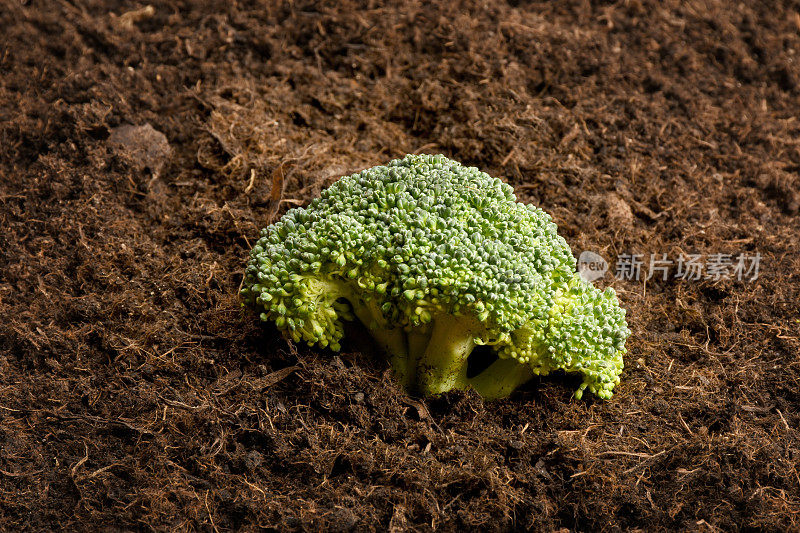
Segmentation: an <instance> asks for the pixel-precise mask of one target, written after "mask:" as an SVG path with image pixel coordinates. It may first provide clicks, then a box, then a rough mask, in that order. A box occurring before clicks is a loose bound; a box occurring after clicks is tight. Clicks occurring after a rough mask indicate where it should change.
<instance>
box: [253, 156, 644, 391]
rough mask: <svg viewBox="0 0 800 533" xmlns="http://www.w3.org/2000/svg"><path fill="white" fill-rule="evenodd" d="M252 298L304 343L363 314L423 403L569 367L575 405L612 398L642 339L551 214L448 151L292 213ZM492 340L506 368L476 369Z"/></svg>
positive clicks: (355, 179)
mask: <svg viewBox="0 0 800 533" xmlns="http://www.w3.org/2000/svg"><path fill="white" fill-rule="evenodd" d="M241 296H242V300H243V302H244V304H246V305H248V306H250V307H252V308H254V309H256V310H257V311H258V312H260V316H261V319H262V320H265V321H274V322H275V324H276V325H277V327H278V328H279V329H280V330H282V331H283V332H284V333H285V334H286V335H287V336H288V337H290V338H292V339H293V340H295V341H296V342H299V341H305V342H307V343H308V344H309V345H314V344H317V345H319V346H322V347H329V348H331V349H333V350H339V349H340V344H339V343H340V340H341V339H342V336H343V333H344V330H343V322H342V321H343V320H353V319H356V318H357V319H358V321H360V322H361V324H363V326H364V327H365V328H366V329H367V330H368V331H369V333H370V334H371V335H372V337H373V338H374V339H375V340H376V341H377V342H378V343H379V344H380V346H382V347H383V349H384V350H385V351H386V352H387V353H388V355H389V357H390V362H391V365H392V367H393V369H394V371H395V373H396V375H397V377H398V379H399V380H400V382H401V383H402V384H403V385H404V386H406V387H407V388H408V389H410V390H412V391H414V392H418V393H421V394H424V395H431V394H438V393H442V392H445V391H448V390H451V389H468V388H472V389H475V390H476V391H477V392H478V393H479V394H481V395H482V396H483V397H484V398H489V399H491V398H499V397H503V396H507V395H508V394H510V393H511V391H513V390H514V389H515V388H516V387H518V386H519V385H521V384H523V383H525V382H526V381H528V380H530V379H531V378H532V377H533V376H534V375H546V374H548V373H550V372H552V371H554V370H557V369H561V370H564V371H565V372H569V373H577V374H580V376H581V377H582V379H583V383H582V385H581V386H580V388H579V389H578V391H577V392H576V394H575V395H576V396H577V397H579V398H580V397H581V395H582V393H583V391H584V389H588V390H589V391H591V392H592V393H594V394H595V395H597V396H598V397H600V398H610V397H611V395H612V391H613V388H614V386H615V385H616V384H617V383H619V375H620V373H621V372H622V367H623V361H622V356H623V355H624V354H625V340H626V339H627V337H628V335H629V334H630V331H629V330H628V327H627V324H626V322H625V310H624V309H622V308H621V307H620V306H619V303H618V301H617V298H616V295H615V293H614V291H613V289H610V288H608V289H606V290H605V291H600V290H598V289H596V288H595V287H593V286H592V285H590V284H589V283H587V282H586V281H584V280H583V279H582V278H581V277H580V276H579V275H578V274H577V273H576V271H575V258H574V257H573V256H572V252H571V251H570V248H569V245H567V243H566V241H565V240H564V239H563V238H562V237H560V236H559V235H558V233H557V228H556V225H555V224H554V223H553V222H552V220H551V219H550V216H549V215H548V214H547V213H545V212H544V211H542V210H541V209H539V208H537V207H534V206H532V205H525V204H522V203H519V202H517V201H516V197H515V196H514V193H513V189H512V188H511V187H510V186H508V185H506V184H504V183H503V182H502V181H500V180H499V179H496V178H492V177H491V176H489V175H487V174H485V173H483V172H480V171H479V170H478V169H476V168H474V167H465V166H462V165H461V164H459V163H457V162H455V161H452V160H450V159H447V158H446V157H444V156H441V155H436V156H430V155H419V156H412V155H409V156H406V157H405V158H403V159H399V160H396V161H392V162H390V163H388V164H387V165H385V166H378V167H374V168H370V169H367V170H364V171H362V172H359V173H357V174H354V175H352V176H347V177H343V178H341V179H340V180H339V181H337V182H336V183H334V184H333V185H331V186H330V187H329V188H328V189H326V190H324V191H323V192H322V194H321V196H320V198H318V199H315V200H313V201H312V202H311V204H310V205H309V206H308V207H306V208H300V209H292V210H290V211H288V212H287V213H286V214H285V215H284V216H283V217H282V218H281V219H280V220H279V221H278V222H277V223H275V224H273V225H271V226H269V227H267V228H266V229H264V230H262V232H261V238H260V239H259V241H258V243H256V245H255V246H254V247H253V250H252V251H251V254H250V261H249V263H248V265H247V269H246V272H245V277H244V282H243V284H242V289H241ZM480 345H485V346H488V347H489V349H491V350H492V351H493V352H494V353H495V354H496V360H495V361H494V362H493V363H491V364H490V365H489V366H488V368H486V369H485V370H483V371H482V372H479V373H477V375H470V374H471V373H473V372H470V373H468V371H467V370H468V368H467V367H468V365H467V359H468V357H469V356H470V353H471V352H472V351H473V349H474V348H475V347H476V346H480ZM484 350H485V348H484Z"/></svg>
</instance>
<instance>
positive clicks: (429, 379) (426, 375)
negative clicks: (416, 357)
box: [416, 315, 475, 396]
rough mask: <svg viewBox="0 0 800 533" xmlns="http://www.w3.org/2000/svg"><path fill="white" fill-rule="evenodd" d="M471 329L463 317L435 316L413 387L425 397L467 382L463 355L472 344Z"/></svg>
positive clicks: (463, 385) (472, 332)
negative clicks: (415, 386)
mask: <svg viewBox="0 0 800 533" xmlns="http://www.w3.org/2000/svg"><path fill="white" fill-rule="evenodd" d="M474 337H475V330H474V327H473V324H472V322H471V321H469V320H467V319H465V318H464V317H455V316H449V315H439V316H437V317H436V318H435V319H434V321H433V329H432V331H431V337H430V341H429V342H428V346H427V348H426V349H425V352H424V353H423V354H422V357H421V359H420V361H419V363H418V364H417V383H416V385H417V388H418V389H419V392H420V393H421V394H423V395H425V396H429V395H433V394H440V393H442V392H446V391H448V390H450V389H463V388H465V386H466V384H467V358H468V357H469V354H470V353H471V352H472V349H473V348H474V347H475V342H474Z"/></svg>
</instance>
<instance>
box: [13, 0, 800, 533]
mask: <svg viewBox="0 0 800 533" xmlns="http://www.w3.org/2000/svg"><path fill="white" fill-rule="evenodd" d="M265 4H267V5H265ZM598 4H599V3H598ZM603 4H604V5H602V6H601V5H590V4H589V2H581V1H578V0H576V1H572V2H553V3H551V2H525V1H521V2H520V1H509V2H508V3H504V2H502V1H497V2H483V1H478V0H474V1H463V2H462V1H445V2H441V3H439V5H435V6H430V5H428V3H427V2H421V1H416V2H396V3H394V4H393V5H392V6H390V7H379V6H378V3H377V2H368V3H364V4H357V3H355V2H350V1H340V0H339V1H335V2H326V3H324V4H323V5H320V4H319V3H318V2H311V1H298V2H292V3H289V4H286V5H283V6H277V5H273V4H272V3H270V2H267V3H263V2H254V1H248V0H245V1H241V2H227V1H222V0H217V1H216V2H194V3H189V2H177V3H176V6H177V7H164V5H162V3H159V2H156V3H154V5H158V6H159V7H156V8H155V9H153V10H147V9H143V6H144V5H145V4H142V3H139V2H101V1H92V0H86V1H76V0H58V1H52V2H46V1H45V0H31V1H29V2H20V1H19V0H6V1H5V2H4V3H3V7H2V9H0V147H2V150H0V220H1V221H2V222H1V223H2V233H1V234H0V254H1V255H0V316H2V318H3V320H2V324H1V325H0V528H2V529H6V530H18V529H23V528H24V529H32V530H52V529H60V528H67V529H98V528H104V529H106V528H111V529H112V530H116V529H118V528H122V529H147V528H155V529H159V530H174V529H192V528H197V529H203V530H220V531H221V530H231V529H239V528H244V529H254V528H256V527H259V526H261V527H263V526H266V527H274V528H277V529H280V530H287V529H304V530H329V531H339V530H351V529H355V530H386V529H387V528H388V529H391V530H394V531H403V530H420V531H424V530H431V529H440V530H445V531H454V530H462V531H473V530H475V529H476V528H480V529H485V530H498V531H500V530H526V529H534V530H553V529H558V528H568V529H571V530H586V531H593V530H617V529H632V528H640V529H642V530H647V531H652V530H657V529H689V530H695V529H696V530H714V531H716V530H736V529H746V530H754V529H757V530H772V531H786V530H795V531H798V530H800V473H799V472H798V463H799V462H800V433H799V432H798V429H797V428H798V424H800V359H799V358H798V353H800V340H798V337H800V323H799V322H798V315H799V313H798V301H800V273H799V272H800V244H798V242H800V230H799V229H798V228H799V227H800V226H799V225H800V217H799V216H798V207H799V204H800V193H799V192H798V189H800V177H799V174H800V121H798V118H797V112H798V109H800V14H798V13H800V4H798V3H797V2H790V1H786V2H779V1H774V2H773V1H763V2H757V1H751V2H744V3H737V2H727V1H725V0H697V1H692V2H678V1H677V0H674V1H673V0H671V1H667V2H662V1H660V0H650V1H648V0H641V1H640V0H619V1H617V2H603ZM125 125H134V126H145V127H143V128H122V129H118V128H119V127H120V126H125ZM148 125H149V126H148ZM162 134H163V135H162ZM420 151H424V152H430V153H444V154H446V155H448V156H450V157H453V158H455V159H458V160H461V161H463V162H465V163H468V164H472V165H475V166H478V167H480V168H481V169H483V170H485V171H487V172H489V173H491V174H492V175H496V176H501V177H503V178H504V179H506V180H508V182H509V183H511V184H512V185H514V186H515V187H516V189H517V192H518V194H519V196H520V197H521V198H522V199H524V200H525V201H529V202H533V203H535V204H537V205H540V206H542V207H543V208H545V209H546V210H547V211H549V212H550V213H552V214H553V216H554V218H555V220H556V221H557V222H558V224H559V227H560V228H561V232H562V234H563V235H564V236H565V237H566V238H567V240H568V241H569V242H570V244H571V245H572V247H573V250H575V252H576V253H579V251H581V250H593V251H596V252H598V253H600V254H601V255H603V256H604V257H606V258H607V259H608V258H612V259H613V258H615V257H616V256H617V254H620V253H641V254H644V256H645V259H646V260H647V258H649V254H650V253H657V254H661V253H667V254H668V255H669V256H670V257H671V258H675V257H677V256H678V255H679V254H680V253H701V254H712V253H731V254H738V253H749V254H754V253H756V252H758V253H760V254H761V256H762V259H761V273H760V276H759V277H758V279H757V280H756V281H753V282H746V281H738V280H736V279H727V280H724V279H723V280H718V281H714V280H702V281H687V280H681V279H669V280H668V281H661V280H660V279H659V280H656V279H653V280H650V281H649V282H647V283H644V282H643V281H639V282H636V281H627V280H616V279H614V276H613V275H608V276H606V278H605V280H604V281H603V282H600V283H599V284H600V285H607V284H611V285H613V286H614V287H615V289H616V290H617V292H618V294H619V295H620V298H621V301H622V302H623V305H624V306H625V307H626V308H627V309H628V316H629V318H630V327H631V329H632V330H633V335H632V336H631V338H630V340H629V342H628V348H629V354H628V356H627V359H626V370H625V372H624V374H623V376H622V378H623V379H622V383H621V385H620V386H619V388H618V392H617V394H616V395H615V396H614V398H613V399H612V400H611V401H597V400H594V399H592V398H588V399H584V400H581V401H577V400H574V399H572V398H571V394H572V392H573V390H574V388H575V387H576V385H577V383H576V382H575V380H573V379H569V378H564V377H563V376H562V377H553V378H548V379H544V380H538V381H535V382H534V383H532V384H530V385H529V386H526V387H525V388H523V390H521V391H519V392H518V393H516V394H514V395H513V396H512V397H511V398H509V399H506V400H503V401H498V402H493V403H490V404H487V403H484V402H482V401H481V399H480V398H478V397H477V396H475V395H474V394H464V393H451V394H446V395H444V396H443V397H441V398H438V399H433V400H420V399H418V398H414V397H410V396H408V395H407V394H405V393H404V392H403V391H402V390H399V389H398V388H397V386H396V385H395V383H394V382H393V381H392V378H391V374H390V373H389V372H388V371H387V368H386V364H385V363H384V362H383V361H382V359H381V358H380V357H373V353H372V352H374V350H372V349H370V348H364V347H363V346H361V345H359V344H356V343H352V342H351V344H349V345H348V346H346V347H345V350H344V351H343V352H342V353H341V354H339V355H335V354H332V353H329V352H326V351H324V350H312V349H308V348H305V347H299V346H298V347H295V346H292V345H291V344H289V343H287V342H286V341H284V340H283V339H282V338H280V337H279V336H278V335H277V333H276V331H275V330H274V329H272V328H270V327H263V326H261V325H260V324H258V323H257V320H256V318H255V317H254V316H252V315H251V314H249V313H246V312H244V311H242V310H241V309H240V308H239V306H238V302H237V297H236V293H237V287H238V286H239V283H240V281H241V278H242V272H243V266H244V262H245V260H246V256H247V252H248V250H249V246H250V244H251V243H252V242H253V240H254V239H255V238H256V236H257V234H258V230H259V228H260V227H262V226H264V225H265V224H266V223H267V221H268V219H269V218H270V216H271V214H272V213H273V212H274V211H276V207H278V208H279V209H280V211H279V212H282V211H284V210H285V209H287V208H288V207H291V206H294V205H302V204H303V203H304V202H307V201H308V200H309V199H310V198H313V197H314V196H315V195H317V194H318V193H319V191H320V190H321V189H322V188H323V187H325V186H326V185H328V184H330V183H331V182H332V181H333V180H335V179H336V178H337V177H338V176H341V175H343V174H346V173H350V172H353V171H356V170H358V169H361V168H365V167H368V166H372V165H375V164H378V163H382V162H386V161H388V160H389V159H392V158H395V157H398V156H401V155H403V154H405V153H409V152H420ZM280 178H284V181H283V184H282V187H280V186H279V185H280V181H281V179H280ZM273 185H276V186H273ZM281 189H282V190H281ZM281 193H282V195H281ZM276 198H278V199H282V200H281V201H280V203H278V202H276Z"/></svg>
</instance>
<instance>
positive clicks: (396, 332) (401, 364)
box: [345, 295, 414, 386]
mask: <svg viewBox="0 0 800 533" xmlns="http://www.w3.org/2000/svg"><path fill="white" fill-rule="evenodd" d="M345 298H347V299H348V301H349V302H350V307H351V308H352V309H353V314H354V315H356V318H358V319H359V320H360V321H361V323H362V324H364V327H366V328H367V330H368V331H369V333H370V335H372V338H373V339H375V341H376V342H377V343H378V344H379V345H380V347H381V348H383V350H384V351H385V352H386V353H388V354H389V362H390V363H391V365H392V369H394V372H395V374H397V379H398V381H400V383H402V384H403V386H409V385H410V384H411V382H412V379H413V376H414V364H413V362H412V361H411V359H410V358H409V355H408V351H409V350H408V339H407V338H406V335H405V334H404V332H403V330H402V329H401V328H387V327H386V325H385V322H386V321H385V320H384V319H383V316H382V314H381V312H380V310H379V309H377V308H376V307H375V305H370V302H365V301H364V300H361V299H360V298H348V296H347V295H345Z"/></svg>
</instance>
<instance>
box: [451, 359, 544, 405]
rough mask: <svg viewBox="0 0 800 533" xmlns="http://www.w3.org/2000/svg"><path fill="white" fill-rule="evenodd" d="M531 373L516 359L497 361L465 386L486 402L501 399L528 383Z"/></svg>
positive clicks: (528, 368)
mask: <svg viewBox="0 0 800 533" xmlns="http://www.w3.org/2000/svg"><path fill="white" fill-rule="evenodd" d="M532 377H533V371H532V370H531V368H530V366H528V365H525V364H521V363H519V362H518V361H517V360H516V359H513V358H508V359H498V360H497V361H495V362H494V363H492V364H491V366H489V368H487V369H486V370H484V371H483V372H481V373H480V374H478V375H477V376H475V377H474V378H470V379H468V380H467V383H466V384H467V386H468V387H471V388H473V389H475V391H476V392H477V393H478V394H480V395H481V396H482V397H483V398H484V399H486V400H494V399H496V398H503V397H505V396H508V395H509V394H511V393H512V392H513V391H514V389H516V388H517V387H519V386H520V385H522V384H524V383H526V382H528V381H530V379H531V378H532Z"/></svg>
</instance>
